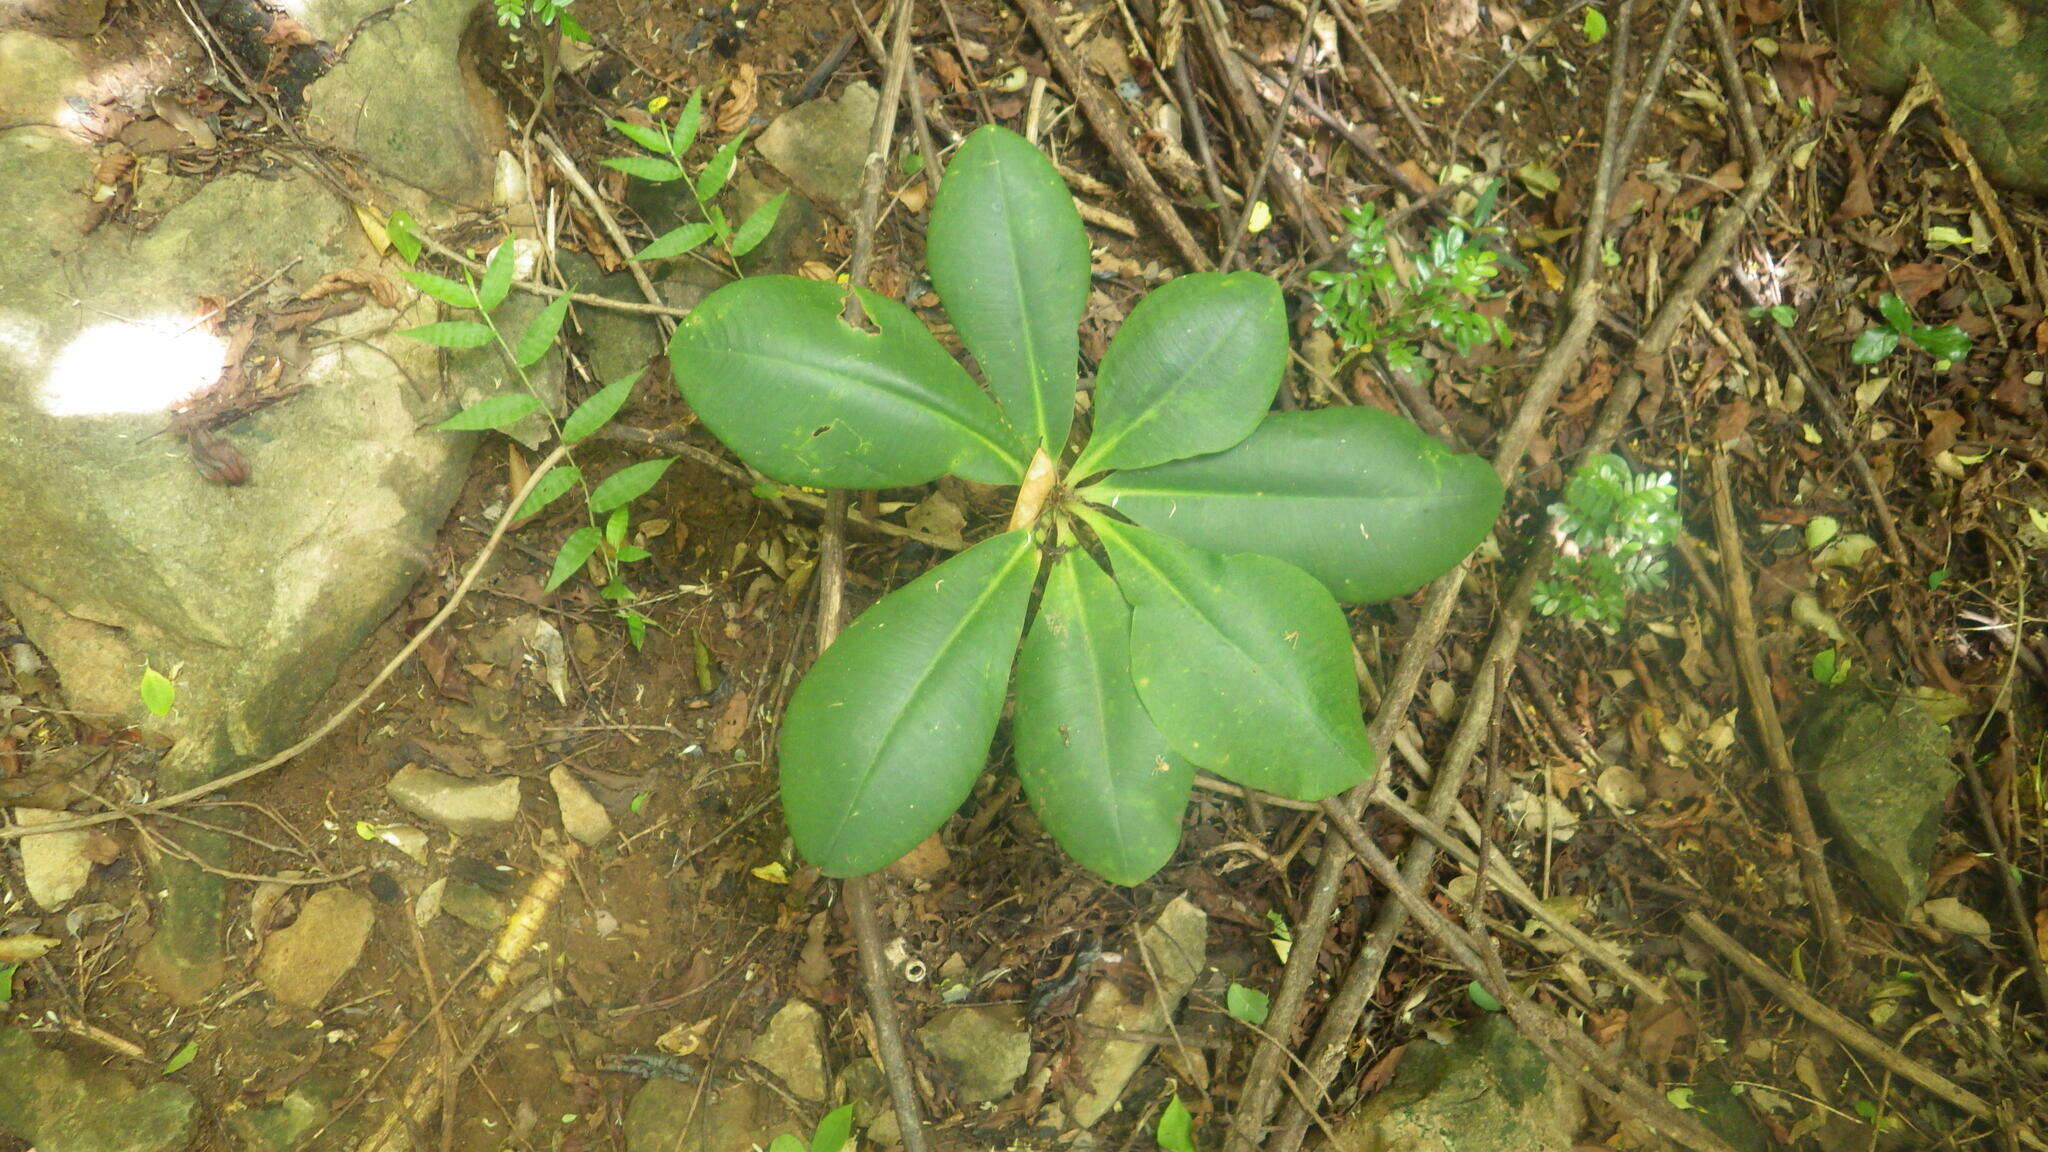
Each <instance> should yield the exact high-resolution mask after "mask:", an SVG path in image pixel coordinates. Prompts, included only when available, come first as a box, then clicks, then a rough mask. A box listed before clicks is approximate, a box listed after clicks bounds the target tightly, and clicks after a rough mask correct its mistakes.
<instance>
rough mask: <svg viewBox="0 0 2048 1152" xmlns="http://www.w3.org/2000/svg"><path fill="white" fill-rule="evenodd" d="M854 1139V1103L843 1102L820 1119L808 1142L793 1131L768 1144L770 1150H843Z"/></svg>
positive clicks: (790, 1151)
mask: <svg viewBox="0 0 2048 1152" xmlns="http://www.w3.org/2000/svg"><path fill="white" fill-rule="evenodd" d="M852 1139H853V1105H851V1104H842V1105H840V1106H839V1107H837V1108H834V1109H833V1110H832V1111H830V1112H827V1113H826V1114H825V1118H824V1119H822V1120H820V1121H818V1127H817V1129H816V1130H815V1131H813V1132H812V1133H811V1139H810V1141H809V1142H808V1143H806V1142H805V1141H804V1139H803V1138H802V1137H801V1136H798V1135H796V1134H795V1133H793V1132H784V1133H783V1134H781V1135H780V1136H777V1137H776V1138H775V1139H774V1141H773V1142H771V1143H770V1144H769V1145H768V1152H842V1150H843V1149H844V1148H845V1147H846V1146H847V1143H848V1142H849V1141H851V1140H852Z"/></svg>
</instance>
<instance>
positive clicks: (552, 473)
mask: <svg viewBox="0 0 2048 1152" xmlns="http://www.w3.org/2000/svg"><path fill="white" fill-rule="evenodd" d="M581 479H583V470H582V469H580V468H577V467H575V466H573V465H569V464H557V465H555V466H554V467H553V468H550V469H548V471H547V474H546V475H544V476H542V477H541V478H540V482H539V483H538V484H535V485H534V486H533V491H532V492H530V493H528V494H527V496H526V503H524V504H521V505H520V506H519V515H517V516H514V517H513V519H514V520H524V519H526V518H527V517H529V516H531V515H533V514H534V513H536V512H538V511H540V510H541V509H543V508H545V507H547V506H548V505H550V504H553V503H554V502H555V501H557V500H559V499H561V498H562V493H564V492H567V491H568V490H569V489H571V488H574V487H575V486H576V482H577V481H578V480H581Z"/></svg>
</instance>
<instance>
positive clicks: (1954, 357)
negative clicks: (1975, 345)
mask: <svg viewBox="0 0 2048 1152" xmlns="http://www.w3.org/2000/svg"><path fill="white" fill-rule="evenodd" d="M1877 310H1878V312H1879V313H1881V314H1882V315H1883V316H1884V323H1883V324H1880V325H1878V326H1877V327H1875V328H1866V329H1864V330H1863V333H1862V334H1861V335H1859V336H1857V337H1856V342H1855V343H1854V344H1852V345H1850V347H1849V359H1851V360H1853V361H1855V362H1856V363H1858V364H1875V363H1877V362H1878V361H1880V360H1882V359H1884V358H1885V357H1887V356H1889V355H1891V354H1892V352H1893V351H1895V350H1896V349H1897V348H1898V346H1899V341H1900V340H1908V341H1911V342H1912V343H1914V344H1917V345H1919V346H1920V350H1921V351H1923V352H1925V353H1927V354H1928V355H1929V356H1932V357H1934V362H1935V363H1934V367H1935V369H1936V370H1937V371H1941V370H1944V369H1946V368H1947V367H1948V366H1949V365H1951V364H1954V363H1956V362H1957V361H1960V360H1961V359H1962V358H1963V357H1965V356H1968V355H1969V354H1970V337H1969V335H1968V334H1967V333H1965V332H1964V331H1963V330H1962V329H1961V328H1958V327H1956V326H1955V325H1953V324H1943V325H1941V326H1940V327H1938V328H1935V327H1929V326H1928V325H1925V324H1922V323H1920V322H1919V321H1917V320H1915V319H1913V313H1912V310H1911V309H1909V308H1907V307H1906V302H1905V301H1904V300H1901V299H1899V298H1898V297H1897V296H1896V295H1894V294H1892V293H1890V292H1887V293H1885V294H1884V295H1882V296H1880V297H1878V298H1877Z"/></svg>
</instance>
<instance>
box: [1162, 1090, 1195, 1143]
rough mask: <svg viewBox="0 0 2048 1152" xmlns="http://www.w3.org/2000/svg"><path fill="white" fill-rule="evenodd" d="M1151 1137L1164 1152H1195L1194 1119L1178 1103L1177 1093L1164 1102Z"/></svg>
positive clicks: (1185, 1108)
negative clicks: (1164, 1105) (1157, 1124)
mask: <svg viewBox="0 0 2048 1152" xmlns="http://www.w3.org/2000/svg"><path fill="white" fill-rule="evenodd" d="M1152 1135H1153V1138H1154V1139H1155V1140H1157V1141H1159V1146H1160V1147H1161V1148H1164V1149H1166V1152H1195V1118H1194V1116H1193V1114H1191V1113H1190V1112H1189V1111H1188V1106H1187V1105H1185V1104H1183V1103H1181V1102H1180V1094H1179V1093H1175V1094H1174V1096H1173V1099H1171V1100H1168V1101H1167V1102H1166V1107H1165V1109H1164V1110H1162V1111H1161V1112H1160V1113H1159V1126H1158V1127H1157V1128H1155V1129H1153V1133H1152Z"/></svg>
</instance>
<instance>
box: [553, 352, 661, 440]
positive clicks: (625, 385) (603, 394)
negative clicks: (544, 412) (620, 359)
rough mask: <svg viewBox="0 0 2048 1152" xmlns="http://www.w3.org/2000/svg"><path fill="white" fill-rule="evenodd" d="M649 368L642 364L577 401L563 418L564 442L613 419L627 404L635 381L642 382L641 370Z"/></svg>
mask: <svg viewBox="0 0 2048 1152" xmlns="http://www.w3.org/2000/svg"><path fill="white" fill-rule="evenodd" d="M646 371H647V369H645V368H642V369H640V370H639V371H636V372H634V373H632V374H631V375H628V376H621V377H620V378H618V379H617V380H614V381H612V382H611V383H609V384H607V385H605V386H604V387H602V388H599V389H598V390H597V391H595V392H593V393H591V394H590V399H588V400H585V401H584V402H583V403H581V404H578V405H577V406H576V410H575V411H574V412H571V413H569V418H568V419H567V420H564V421H562V443H564V444H574V443H576V442H577V441H579V440H582V439H583V438H584V437H586V436H589V435H590V434H591V433H593V432H595V431H597V430H598V429H599V428H602V427H604V426H605V425H606V424H608V423H610V422H611V418H612V417H614V416H616V415H618V414H619V409H621V408H623V407H625V406H626V399H627V397H629V396H631V395H632V394H633V385H635V384H637V383H639V382H640V377H641V374H642V373H645V372H646Z"/></svg>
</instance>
